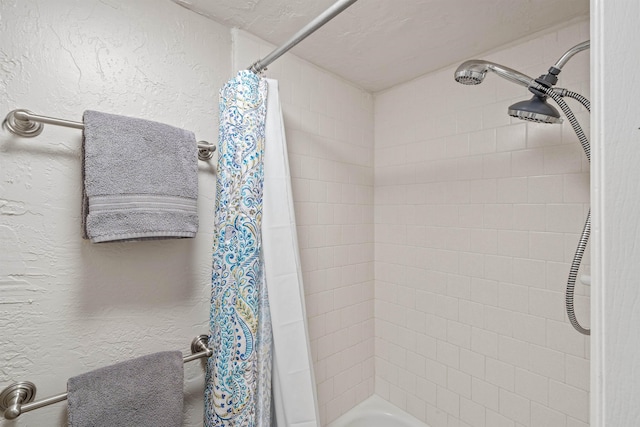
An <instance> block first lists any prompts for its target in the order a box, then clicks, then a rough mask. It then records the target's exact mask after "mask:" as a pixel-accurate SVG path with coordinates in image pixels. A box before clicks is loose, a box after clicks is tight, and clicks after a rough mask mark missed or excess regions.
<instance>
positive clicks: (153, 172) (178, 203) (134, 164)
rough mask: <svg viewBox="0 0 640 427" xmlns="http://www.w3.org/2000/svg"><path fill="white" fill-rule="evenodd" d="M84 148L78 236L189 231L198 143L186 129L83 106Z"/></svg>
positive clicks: (100, 238) (194, 222)
mask: <svg viewBox="0 0 640 427" xmlns="http://www.w3.org/2000/svg"><path fill="white" fill-rule="evenodd" d="M83 151H84V156H83V174H84V177H83V185H84V187H83V203H82V221H83V223H82V224H83V227H82V228H83V237H84V238H85V239H91V242H93V243H99V242H111V241H118V240H147V239H163V238H181V237H195V235H196V231H197V230H198V214H197V207H196V205H197V203H196V202H197V198H198V158H197V155H198V148H197V143H196V139H195V136H194V135H193V133H192V132H189V131H187V130H184V129H179V128H175V127H173V126H169V125H166V124H163V123H157V122H152V121H148V120H142V119H135V118H131V117H124V116H118V115H113V114H106V113H100V112H97V111H89V110H87V111H85V112H84V144H83Z"/></svg>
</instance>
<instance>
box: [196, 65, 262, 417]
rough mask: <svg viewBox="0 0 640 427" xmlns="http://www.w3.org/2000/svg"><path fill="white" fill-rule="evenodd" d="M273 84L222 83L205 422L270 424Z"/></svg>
mask: <svg viewBox="0 0 640 427" xmlns="http://www.w3.org/2000/svg"><path fill="white" fill-rule="evenodd" d="M266 95H267V85H266V81H265V80H264V79H261V78H259V77H258V76H256V75H255V74H254V73H252V72H250V71H241V72H239V73H238V75H237V76H236V77H235V78H233V79H231V80H230V81H229V82H228V83H227V84H226V85H225V86H224V87H223V88H222V89H221V91H220V135H219V141H218V147H219V154H218V156H219V157H218V171H217V172H218V173H217V188H216V214H215V228H216V235H215V237H214V244H213V273H212V276H211V283H212V292H211V312H210V325H209V326H210V337H209V347H211V348H212V349H213V352H214V354H213V356H211V357H210V358H209V359H208V361H207V376H206V387H205V417H204V421H205V426H207V427H210V426H234V427H235V426H238V427H240V426H242V427H245V426H246V427H268V426H270V425H271V423H270V420H271V415H270V408H271V378H270V377H271V329H270V328H271V322H270V320H269V307H268V300H267V295H266V292H267V289H266V286H265V283H264V275H263V271H264V269H263V265H262V264H263V263H262V260H261V256H260V252H261V246H262V234H261V225H262V189H263V155H264V132H265V114H266V104H265V101H266Z"/></svg>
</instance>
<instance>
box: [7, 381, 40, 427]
mask: <svg viewBox="0 0 640 427" xmlns="http://www.w3.org/2000/svg"><path fill="white" fill-rule="evenodd" d="M35 397H36V385H35V384H34V383H32V382H29V381H21V382H19V383H15V384H11V385H10V386H9V387H7V388H5V389H4V390H2V393H0V411H2V412H4V417H5V418H6V419H7V420H15V419H16V418H18V417H19V416H20V414H21V413H22V409H21V408H22V405H25V404H27V403H30V402H33V399H35Z"/></svg>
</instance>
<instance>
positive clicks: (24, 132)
mask: <svg viewBox="0 0 640 427" xmlns="http://www.w3.org/2000/svg"><path fill="white" fill-rule="evenodd" d="M2 123H3V124H4V126H5V127H6V128H7V129H8V130H9V132H11V133H12V134H14V135H18V136H22V137H25V138H33V137H34V136H38V135H40V133H42V129H43V128H44V125H43V123H46V124H49V125H56V126H64V127H68V128H74V129H84V123H82V122H74V121H71V120H64V119H57V118H55V117H47V116H40V115H38V114H34V113H32V112H31V111H29V110H24V109H17V110H13V111H10V112H9V114H7V117H5V119H4V121H3V122H2ZM214 151H216V146H215V145H213V144H209V143H208V142H207V141H198V159H200V160H203V161H205V160H209V159H211V158H212V157H213V152H214Z"/></svg>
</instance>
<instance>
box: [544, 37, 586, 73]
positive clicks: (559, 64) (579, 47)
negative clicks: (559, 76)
mask: <svg viewBox="0 0 640 427" xmlns="http://www.w3.org/2000/svg"><path fill="white" fill-rule="evenodd" d="M589 47H591V40H587V41H584V42H582V43H579V44H577V45H575V46H574V47H572V48H571V49H569V50H568V51H566V52H565V53H564V54H563V55H562V56H561V57H560V59H558V62H556V63H555V65H554V66H553V68H557V69H558V70H562V67H564V66H565V64H566V63H567V62H569V60H570V59H571V58H573V56H574V55H575V54H576V53H579V52H582V51H583V50H587V49H589Z"/></svg>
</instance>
